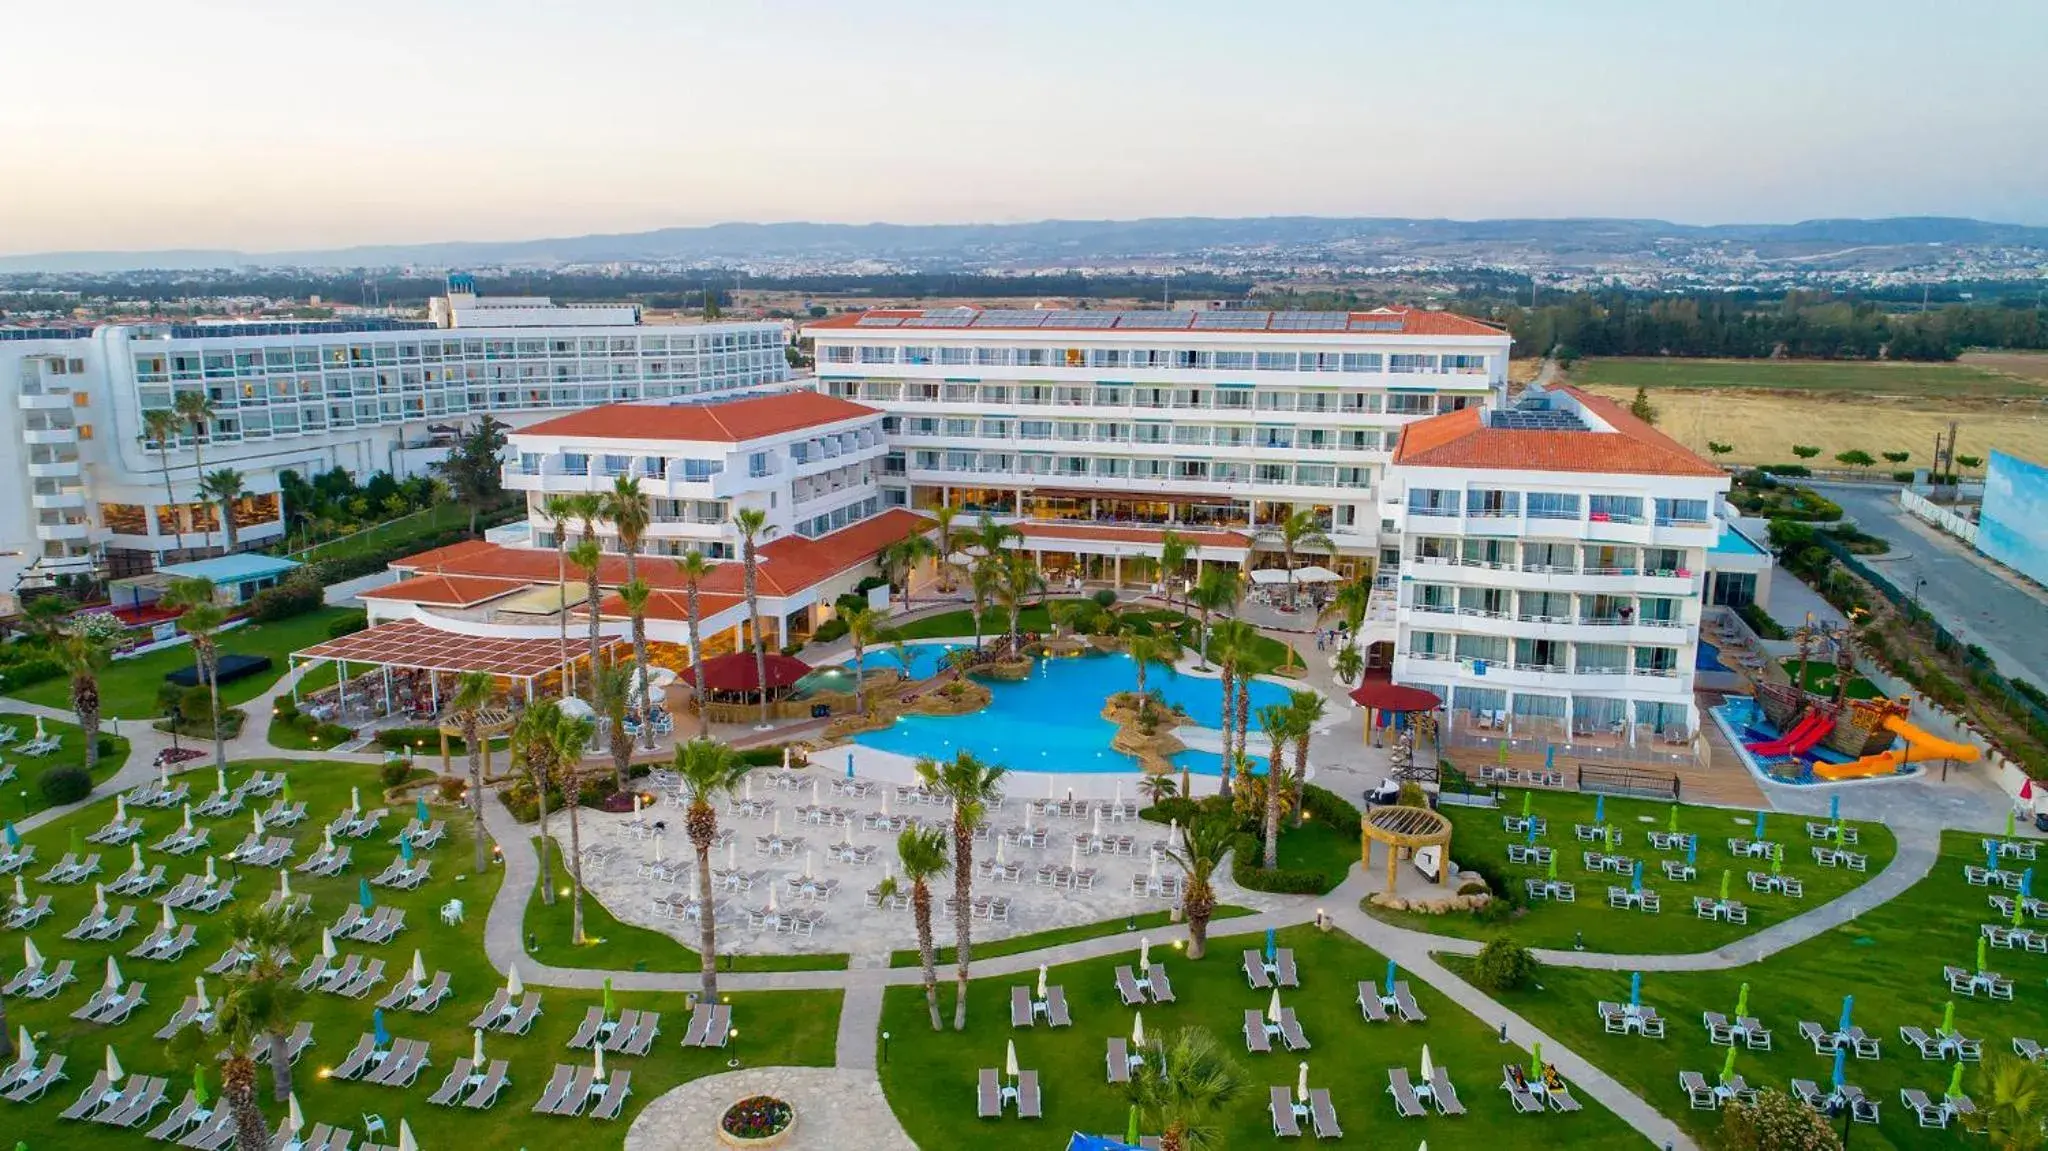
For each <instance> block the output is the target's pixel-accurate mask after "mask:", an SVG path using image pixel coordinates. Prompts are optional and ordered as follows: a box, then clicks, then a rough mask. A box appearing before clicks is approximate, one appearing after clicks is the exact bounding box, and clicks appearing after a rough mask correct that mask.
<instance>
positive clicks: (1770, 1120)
mask: <svg viewBox="0 0 2048 1151" xmlns="http://www.w3.org/2000/svg"><path fill="white" fill-rule="evenodd" d="M1721 1142H1722V1144H1723V1145H1725V1146H1728V1147H1741V1148H1745V1149H1749V1148H1754V1149H1755V1151H1836V1149H1837V1148H1840V1147H1841V1145H1842V1139H1841V1136H1839V1135H1837V1134H1835V1129H1834V1127H1832V1126H1831V1125H1830V1124H1829V1123H1828V1121H1827V1119H1826V1118H1824V1117H1823V1116H1822V1115H1821V1114H1820V1113H1819V1112H1817V1111H1814V1110H1813V1109H1812V1108H1810V1107H1808V1106H1806V1104H1804V1103H1801V1102H1799V1101H1798V1100H1796V1099H1794V1098H1792V1097H1791V1096H1790V1095H1787V1094H1785V1093H1784V1092H1783V1091H1779V1090H1777V1089H1776V1088H1771V1087H1766V1088H1764V1089H1763V1090H1761V1091H1758V1092H1757V1095H1756V1102H1754V1103H1744V1102H1741V1101H1739V1100H1730V1101H1729V1103H1728V1106H1727V1107H1726V1108H1725V1109H1723V1110H1722V1112H1721Z"/></svg>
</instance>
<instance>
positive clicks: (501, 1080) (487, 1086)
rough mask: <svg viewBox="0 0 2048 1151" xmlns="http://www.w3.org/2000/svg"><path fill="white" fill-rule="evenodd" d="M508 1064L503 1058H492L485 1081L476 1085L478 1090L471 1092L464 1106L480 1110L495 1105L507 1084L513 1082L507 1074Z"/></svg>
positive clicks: (485, 1074)
mask: <svg viewBox="0 0 2048 1151" xmlns="http://www.w3.org/2000/svg"><path fill="white" fill-rule="evenodd" d="M507 1066H508V1064H507V1063H506V1062H505V1060H503V1059H494V1060H492V1061H491V1069H490V1070H489V1071H486V1072H485V1073H484V1081H483V1082H482V1083H479V1084H477V1085H476V1090H475V1091H472V1092H471V1093H470V1096H469V1101H468V1102H466V1103H464V1104H463V1106H464V1107H469V1108H474V1109H475V1110H478V1111H482V1110H486V1109H488V1108H490V1107H492V1106H494V1105H495V1104H496V1103H497V1102H498V1096H499V1095H500V1094H501V1093H503V1092H504V1090H505V1087H506V1085H507V1084H509V1083H510V1082H511V1080H510V1079H508V1078H507V1077H506V1075H505V1070H506V1067H507Z"/></svg>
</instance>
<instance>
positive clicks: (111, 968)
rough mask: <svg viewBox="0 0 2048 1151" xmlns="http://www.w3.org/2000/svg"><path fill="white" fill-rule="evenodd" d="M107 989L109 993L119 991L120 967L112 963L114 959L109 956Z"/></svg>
mask: <svg viewBox="0 0 2048 1151" xmlns="http://www.w3.org/2000/svg"><path fill="white" fill-rule="evenodd" d="M107 989H108V990H110V991H119V990H120V989H121V967H120V965H119V964H117V963H115V962H114V957H113V956H111V955H109V956H107Z"/></svg>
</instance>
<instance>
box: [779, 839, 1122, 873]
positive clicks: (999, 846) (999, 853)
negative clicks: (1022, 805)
mask: <svg viewBox="0 0 2048 1151" xmlns="http://www.w3.org/2000/svg"><path fill="white" fill-rule="evenodd" d="M996 866H997V867H1001V866H1003V841H1002V840H1000V839H998V840H996ZM1152 866H1153V868H1154V871H1155V873H1156V872H1157V869H1158V867H1159V861H1158V860H1157V859H1154V860H1153V861H1152ZM805 874H806V875H808V874H809V872H808V871H806V872H805Z"/></svg>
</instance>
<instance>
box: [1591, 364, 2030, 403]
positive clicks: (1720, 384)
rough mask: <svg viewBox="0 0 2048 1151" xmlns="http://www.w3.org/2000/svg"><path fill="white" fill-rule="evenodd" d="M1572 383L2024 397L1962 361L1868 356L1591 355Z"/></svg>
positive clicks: (2017, 387)
mask: <svg viewBox="0 0 2048 1151" xmlns="http://www.w3.org/2000/svg"><path fill="white" fill-rule="evenodd" d="M1571 375H1572V382H1574V383H1579V384H1607V385H1610V386H1613V387H1620V388H1765V389H1773V390H1778V391H1801V392H1862V393H1866V394H1876V395H1903V396H1960V395H1972V396H2028V397H2032V398H2036V399H2038V398H2040V396H2041V389H2040V388H2039V387H2038V386H2036V385H2033V384H2029V383H2028V382H2026V381H2025V380H2021V379H2017V378H2015V377H2012V376H2005V375H2000V374H1997V373H1994V372H1987V371H1984V370H1983V369H1981V368H1973V367H1969V366H1967V365H1964V364H1923V363H1898V364H1894V363H1881V362H1876V361H1869V360H1696V359H1678V358H1670V359H1664V358H1657V359H1628V358H1618V359H1595V360H1584V361H1581V362H1580V363H1578V364H1576V365H1574V366H1573V368H1572V373H1571Z"/></svg>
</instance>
